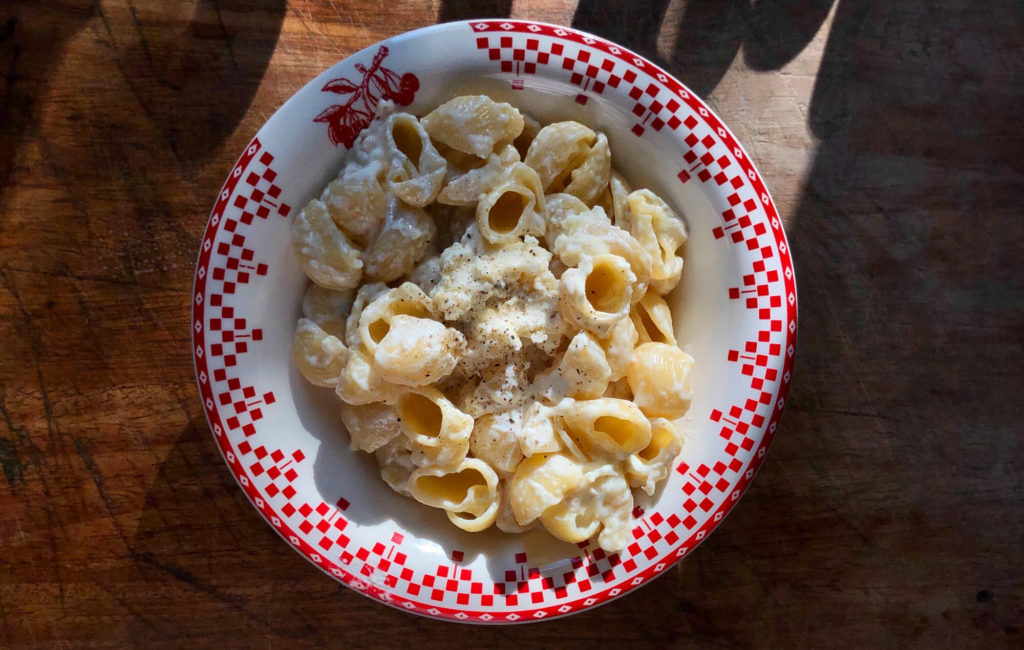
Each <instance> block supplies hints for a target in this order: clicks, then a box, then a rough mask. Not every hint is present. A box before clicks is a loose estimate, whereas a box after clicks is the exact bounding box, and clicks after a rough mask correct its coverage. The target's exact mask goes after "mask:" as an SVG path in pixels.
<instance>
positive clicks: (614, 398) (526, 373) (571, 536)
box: [292, 95, 694, 551]
mask: <svg viewBox="0 0 1024 650" xmlns="http://www.w3.org/2000/svg"><path fill="white" fill-rule="evenodd" d="M292 237H293V241H294V248H295V252H296V256H297V258H298V261H299V264H300V266H301V267H302V269H303V271H304V272H305V273H306V275H308V276H309V278H310V279H311V280H313V283H314V284H312V285H311V286H310V287H309V288H308V289H307V290H306V293H305V295H304V297H303V306H302V317H301V318H300V319H299V321H298V324H297V327H296V330H295V335H294V339H293V346H292V357H293V360H294V364H295V366H296V368H297V369H298V371H299V372H300V373H301V374H302V375H303V377H305V378H306V379H307V380H309V381H310V382H312V383H313V384H315V385H318V386H325V387H331V388H333V389H334V390H335V392H336V393H337V395H338V396H339V397H340V398H341V400H342V407H341V424H342V425H343V426H344V427H345V428H346V429H347V431H348V434H349V439H350V444H351V447H352V448H353V449H358V450H361V451H364V452H369V453H373V454H374V456H375V457H376V459H377V463H378V465H379V466H380V472H381V477H382V479H383V480H384V481H385V482H386V483H387V484H388V485H389V486H390V487H391V488H392V489H394V490H395V491H396V492H398V493H400V494H402V495H404V496H407V497H410V498H412V499H415V500H416V501H418V502H420V503H422V504H424V505H425V506H428V507H431V508H436V509H438V510H442V511H444V513H445V515H446V516H447V517H448V519H449V521H450V522H451V523H452V524H453V525H455V526H457V527H459V528H461V529H462V530H465V531H468V532H476V531H480V530H484V529H486V528H488V527H490V526H492V525H494V526H497V527H498V528H499V529H500V530H502V531H504V532H507V533H521V532H523V531H526V530H529V529H531V528H533V527H536V526H543V527H544V528H546V529H547V530H548V531H549V532H550V533H551V534H552V535H554V536H555V537H557V538H559V539H561V540H564V541H567V542H572V543H579V542H583V541H585V540H587V539H590V538H595V537H596V539H597V542H598V544H599V545H600V546H601V547H602V548H604V549H605V550H608V551H618V550H621V549H622V548H624V547H625V546H626V545H627V544H628V543H629V542H630V540H631V535H632V530H633V526H632V523H631V519H632V514H631V513H632V511H633V493H632V491H631V489H639V490H643V491H644V492H646V493H647V494H653V493H654V492H655V490H656V489H657V486H658V484H659V483H661V482H663V481H664V480H665V479H666V477H667V476H668V475H669V473H670V472H671V470H672V467H673V464H674V463H675V459H676V458H677V456H678V455H679V454H680V452H681V451H682V448H683V442H684V437H683V435H682V432H681V429H680V426H681V422H680V418H682V417H683V416H684V415H685V414H686V412H687V410H688V409H689V405H690V400H691V399H692V388H691V374H692V370H693V365H694V360H693V358H692V357H691V356H690V355H689V354H687V353H686V352H683V351H682V350H681V349H680V348H679V347H678V345H677V340H676V334H675V327H674V325H673V322H672V313H671V310H670V309H669V307H668V303H667V302H666V301H665V298H664V296H665V295H666V294H668V293H669V292H671V291H672V290H673V289H674V288H675V286H676V284H677V283H678V281H679V278H680V275H681V273H682V268H683V258H682V256H681V252H680V249H681V247H682V246H683V244H684V243H685V242H686V238H687V232H686V226H685V224H684V223H683V221H682V220H681V219H680V218H679V216H678V215H677V214H676V212H675V211H673V210H672V208H671V207H669V205H668V204H667V203H666V202H665V201H663V200H662V199H661V198H660V197H658V196H657V195H656V194H654V193H653V192H651V191H650V190H646V189H633V188H632V187H631V186H630V185H629V183H628V182H627V181H626V180H625V179H624V178H623V177H622V176H621V175H620V174H619V173H618V172H616V171H615V170H614V169H613V167H612V154H611V147H610V145H609V142H608V138H607V137H606V135H605V134H604V133H601V132H599V131H595V130H594V129H591V128H589V127H587V126H584V125H583V124H580V123H578V122H572V121H566V122H557V123H555V124H549V125H547V126H542V125H541V124H539V123H538V122H537V121H536V120H534V119H532V118H531V117H529V116H526V115H523V114H522V113H520V112H519V111H518V110H517V109H516V108H515V107H513V106H511V105H509V104H506V103H501V102H495V101H493V100H491V99H490V98H488V97H485V96H482V95H474V96H462V97H456V98H454V99H452V100H450V101H448V102H446V103H444V104H442V105H441V106H439V107H437V108H436V109H434V110H433V111H431V112H430V113H428V114H427V115H426V116H424V117H423V118H417V117H415V116H414V115H412V114H409V113H404V112H397V111H396V110H395V109H394V106H392V105H390V104H389V103H387V102H385V103H382V104H381V108H380V109H379V115H378V117H377V119H375V120H374V121H373V122H372V123H371V125H370V126H369V127H367V128H366V129H365V130H364V131H363V133H362V134H361V135H360V136H359V138H358V139H357V140H356V142H355V144H354V145H353V147H352V148H351V150H350V151H349V152H347V154H346V156H345V160H344V163H343V165H342V167H341V169H340V170H339V172H338V174H337V175H336V177H335V179H334V180H332V181H331V182H330V183H329V184H328V186H327V187H326V188H325V189H324V191H323V192H322V194H321V195H320V197H319V198H318V199H315V200H313V201H311V202H310V203H309V204H308V205H307V206H306V207H305V208H304V209H303V210H302V211H301V212H300V213H299V215H298V216H297V218H296V220H295V222H294V223H293V225H292Z"/></svg>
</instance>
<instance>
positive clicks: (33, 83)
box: [0, 0, 285, 208]
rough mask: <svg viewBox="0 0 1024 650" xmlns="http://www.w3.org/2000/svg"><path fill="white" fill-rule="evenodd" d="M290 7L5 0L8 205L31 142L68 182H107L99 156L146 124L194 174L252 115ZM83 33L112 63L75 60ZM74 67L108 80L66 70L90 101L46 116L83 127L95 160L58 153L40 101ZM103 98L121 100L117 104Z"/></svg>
mask: <svg viewBox="0 0 1024 650" xmlns="http://www.w3.org/2000/svg"><path fill="white" fill-rule="evenodd" d="M284 11H285V0H232V1H230V2H217V1H215V0H191V1H186V2H180V3H149V4H148V5H146V6H140V7H139V8H138V9H136V7H135V6H133V5H131V4H130V3H129V4H128V5H126V6H125V5H113V3H111V4H110V5H107V4H101V3H94V2H89V1H87V0H72V1H71V2H57V1H55V0H44V1H43V2H31V1H26V0H21V1H16V2H12V3H4V4H3V7H2V8H0V70H2V75H0V102H2V103H0V150H2V151H4V152H9V153H8V155H5V156H3V159H2V160H0V202H2V200H3V193H4V190H5V189H6V187H7V185H8V183H7V178H8V176H9V175H10V173H11V172H12V171H13V166H14V165H16V164H18V163H19V156H18V154H17V151H18V150H19V148H20V147H21V145H22V144H23V143H25V142H28V141H33V142H36V143H38V144H40V146H42V148H43V151H44V157H43V162H44V164H47V165H49V166H50V167H52V168H53V170H54V173H55V174H64V175H67V176H68V182H69V184H70V185H76V186H80V185H82V184H83V183H86V184H88V183H90V182H91V183H92V184H93V185H97V186H99V185H103V184H106V183H107V182H108V179H106V178H105V177H99V176H91V175H90V174H94V173H95V171H96V170H95V167H96V165H97V163H98V162H103V161H100V160H97V158H98V157H99V155H101V153H102V150H103V149H105V148H107V147H106V146H105V144H106V143H108V142H112V143H120V142H122V141H128V142H129V143H139V142H144V141H146V140H147V138H149V139H152V136H149V135H148V133H144V132H137V131H138V129H139V128H140V124H145V128H146V129H150V128H152V129H156V130H157V132H158V133H160V134H161V135H162V137H163V138H164V141H165V142H166V145H167V147H168V148H169V150H170V151H171V152H172V155H173V156H174V158H175V160H176V162H177V164H178V166H179V167H180V168H181V171H182V172H184V173H186V174H190V173H191V172H192V171H193V170H195V169H197V168H198V167H199V166H201V165H202V164H203V163H205V162H207V161H208V160H209V159H210V157H211V156H212V155H213V154H214V152H215V151H216V150H217V149H218V147H220V145H221V143H222V142H223V141H224V139H225V138H227V137H228V136H229V135H230V134H231V133H232V132H233V130H234V129H235V127H236V126H237V125H238V122H239V120H240V119H241V118H242V116H243V115H244V114H245V111H246V109H247V108H248V106H249V103H250V102H251V100H252V97H253V95H254V94H255V92H256V89H257V88H258V86H259V83H260V81H261V79H262V77H263V73H264V71H265V70H266V67H267V63H268V62H269V60H270V56H271V54H272V53H273V50H274V46H275V44H276V43H277V38H278V34H279V32H280V29H281V23H282V21H283V20H284ZM81 33H84V34H86V35H87V36H88V37H90V38H93V39H96V40H97V41H99V42H101V43H103V44H104V45H106V46H107V47H108V48H110V57H109V66H108V67H107V68H106V69H104V67H103V66H102V65H97V64H96V62H95V61H92V62H89V61H76V62H70V63H69V62H67V61H66V60H65V52H66V48H67V44H68V43H69V41H71V40H72V39H74V38H75V37H76V36H78V35H79V34H81ZM87 63H88V64H89V65H88V66H87V65H86V64H87ZM68 65H70V66H74V68H75V69H76V70H80V71H82V72H85V73H86V74H90V75H93V74H96V75H100V74H101V75H102V76H103V77H105V78H100V77H99V76H97V78H94V79H89V78H81V77H79V78H74V77H73V76H72V75H71V74H70V73H68V72H65V73H64V74H63V75H62V79H64V80H69V79H71V80H72V81H71V83H82V84H87V85H88V86H89V87H90V88H89V90H87V91H84V92H82V93H81V95H82V96H85V97H90V100H91V101H92V103H89V104H86V103H81V102H69V103H66V104H64V105H62V110H63V111H64V113H63V114H61V115H47V116H46V119H47V125H48V128H54V129H60V128H63V129H73V130H74V131H75V133H76V136H75V137H76V138H78V139H79V140H80V143H81V144H82V145H83V148H88V150H89V156H88V157H89V160H88V162H85V161H83V160H73V159H69V157H68V156H67V155H64V154H66V153H67V152H63V151H56V150H54V151H51V150H48V148H47V147H46V142H45V141H46V138H47V135H48V134H47V132H44V131H43V129H42V128H41V125H42V121H41V120H42V119H43V117H44V116H41V115H40V114H39V106H40V104H41V98H43V97H45V96H46V95H47V94H48V93H52V92H62V90H63V89H60V88H52V87H51V79H52V78H53V77H54V76H55V75H56V74H57V72H58V70H59V69H60V68H62V67H63V66H68ZM104 95H110V96H112V101H111V102H109V103H108V104H107V105H104V104H103V102H102V100H101V98H102V97H103V96H104ZM133 101H134V102H135V103H136V106H135V109H134V111H135V112H137V113H138V114H139V116H144V117H139V118H138V119H136V115H133V114H131V112H129V113H128V114H125V112H124V111H125V110H126V109H128V108H129V107H131V106H132V102H133ZM108 107H110V108H111V109H114V108H116V109H117V110H116V111H115V110H109V111H108V110H106V109H107V108H108ZM64 140H71V139H70V138H64ZM72 141H73V140H72ZM97 149H98V150H99V151H97ZM83 155H84V154H83ZM131 162H132V163H134V162H135V161H134V160H132V161H131ZM127 163H128V161H114V162H111V164H114V165H115V166H120V167H125V166H126V165H127ZM105 164H106V163H105V162H104V163H103V164H102V165H100V166H104V165H105ZM122 171H123V172H124V173H128V171H129V170H128V169H123V170H122ZM132 171H135V172H138V171H140V170H137V169H133V170H132ZM141 207H142V206H140V208H141Z"/></svg>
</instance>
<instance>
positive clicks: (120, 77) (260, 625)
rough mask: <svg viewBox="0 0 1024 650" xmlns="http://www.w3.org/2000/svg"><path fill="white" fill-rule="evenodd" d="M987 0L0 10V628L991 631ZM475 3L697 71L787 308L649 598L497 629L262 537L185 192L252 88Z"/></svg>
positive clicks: (1015, 86)
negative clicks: (212, 333) (765, 428)
mask: <svg viewBox="0 0 1024 650" xmlns="http://www.w3.org/2000/svg"><path fill="white" fill-rule="evenodd" d="M991 4H994V5H996V6H989V7H986V8H985V9H984V10H982V9H980V8H977V7H974V6H972V5H969V4H968V3H958V2H954V1H953V0H937V1H936V2H931V3H919V2H913V1H911V0H897V1H895V2H888V1H883V0H867V1H861V2H853V1H852V0H838V2H832V1H830V0H789V1H787V2H782V1H775V2H769V1H767V0H759V1H758V2H756V3H748V2H746V0H742V1H740V0H736V1H732V0H728V1H720V0H715V1H712V0H689V1H688V2H687V1H685V0H671V1H669V0H650V1H643V2H634V3H629V4H626V3H615V2H611V1H609V0H605V1H597V2H588V1H586V0H583V1H582V2H580V3H579V6H577V4H576V3H575V2H571V1H559V0H517V1H515V2H511V1H507V0H506V1H501V0H497V1H488V2H484V3H471V2H435V3H433V4H422V5H416V6H406V5H405V4H403V3H393V2H392V3H379V2H371V1H368V0H355V1H353V2H346V3H340V2H312V1H307V0H294V1H290V2H287V3H285V2H283V1H280V0H185V1H182V2H177V3H162V2H145V1H143V0H135V1H129V0H102V1H98V2H96V1H92V0H61V1H56V0H46V1H43V2H32V1H29V0H15V1H14V2H7V3H5V4H4V5H3V7H2V8H0V101H2V105H0V106H2V108H0V124H2V127H0V144H2V148H0V154H2V155H0V215H2V217H0V418H2V421H0V470H2V474H3V476H2V478H0V646H4V647H26V648H30V647H40V648H42V647H124V646H126V645H137V646H169V647H181V646H183V645H186V644H190V645H196V646H199V647H223V646H227V647H242V646H244V647H250V646H268V647H277V646H287V647H290V646H304V647H308V646H328V645H344V646H351V647H377V646H383V647H406V646H412V645H413V644H414V643H415V644H416V645H423V644H424V643H426V644H428V645H430V644H437V643H443V644H445V645H446V646H448V647H453V648H454V647H459V648H461V647H477V646H492V647H514V646H522V645H526V646H528V647H529V646H534V645H555V644H557V645H559V646H566V647H575V646H581V647H582V646H592V645H593V644H595V643H604V644H608V643H611V644H613V645H616V646H619V645H627V644H628V645H631V646H638V647H666V646H671V647H747V646H752V645H760V646H779V647H809V646H813V647H863V646H869V647H877V646H882V645H885V646H906V645H912V646H933V647H934V646H939V647H958V648H960V647H999V646H1006V647H1019V646H1020V644H1021V643H1024V641H1022V638H1024V637H1022V636H1021V633H1022V630H1024V517H1022V516H1021V512H1022V510H1021V501H1022V497H1024V480H1022V476H1024V427H1022V426H1021V420H1020V414H1019V411H1020V405H1021V397H1020V395H1021V391H1022V389H1024V381H1022V379H1024V372H1022V365H1021V364H1022V362H1024V358H1022V349H1024V328H1022V325H1021V323H1022V319H1024V274H1022V263H1021V260H1022V256H1021V250H1022V247H1024V220H1022V216H1024V215H1022V211H1021V208H1020V200H1021V197H1022V196H1024V162H1022V160H1024V158H1022V157H1021V155H1020V152H1021V148H1022V145H1024V137H1022V129H1021V120H1020V117H1021V110H1020V106H1021V105H1024V83H1022V82H1024V79H1022V76H1021V75H1022V73H1021V71H1022V68H1021V61H1020V52H1021V51H1024V9H1022V8H1021V5H1020V3H1013V2H1009V1H1003V2H996V3H990V5H991ZM961 5H962V6H961ZM486 15H505V16H507V15H513V16H516V17H524V18H533V19H539V20H546V21H552V22H559V23H564V24H571V25H575V26H577V27H580V28H582V29H586V30H589V31H593V32H595V33H598V34H600V35H603V36H606V37H608V38H612V39H614V40H618V41H620V42H623V43H624V44H625V45H627V46H629V47H632V48H634V49H636V50H638V51H640V52H642V53H643V54H645V55H647V56H650V57H652V58H654V59H656V60H657V61H658V62H659V63H661V64H662V65H665V66H666V67H668V68H669V69H670V70H671V71H673V72H674V73H675V74H677V75H678V76H679V77H680V78H681V79H682V80H683V81H684V82H687V83H689V84H691V86H693V87H694V88H695V89H696V90H697V91H698V92H700V93H702V94H703V95H705V96H706V97H708V98H709V99H710V101H711V103H712V104H713V105H714V106H715V108H716V110H717V111H718V112H719V113H720V114H721V115H722V117H723V118H724V119H725V121H726V122H727V123H729V124H730V125H731V126H732V128H733V129H734V130H735V131H736V132H737V135H738V136H739V137H740V139H741V140H742V141H743V142H744V143H745V144H746V145H747V146H748V148H749V150H750V153H751V154H752V155H753V157H754V158H755V160H756V161H757V162H758V164H759V167H760V169H761V171H762V172H763V174H764V176H765V177H766V179H767V180H768V182H769V184H770V185H771V186H772V188H773V191H774V193H775V195H776V199H777V201H778V203H779V205H780V207H781V209H782V212H783V214H784V217H785V220H786V223H787V226H788V231H789V234H790V240H791V244H792V248H793V250H794V254H795V257H796V264H797V272H798V277H799V283H800V284H799V291H800V305H801V312H800V315H801V324H800V333H799V338H800V342H799V349H798V353H797V354H798V361H797V370H796V374H795V383H794V386H793V392H792V397H791V401H790V404H789V406H788V408H787V412H786V415H785V417H784V418H783V422H782V428H781V431H780V432H779V433H778V435H777V441H776V442H775V444H774V446H773V447H772V449H771V452H770V453H769V456H768V459H767V461H766V463H765V465H764V468H763V469H762V470H761V473H760V476H759V477H758V479H757V481H755V482H754V485H753V487H752V488H751V490H750V491H749V493H748V494H747V496H746V497H745V498H744V500H743V502H742V503H741V504H740V505H739V506H738V507H737V508H736V509H735V511H734V512H733V514H732V515H730V517H729V518H728V519H727V520H726V521H725V522H724V523H723V524H722V526H721V527H720V528H719V529H718V530H717V531H716V532H715V534H714V535H713V536H712V537H711V538H710V539H709V540H708V541H707V542H706V543H705V544H704V545H703V546H702V547H701V548H700V549H699V550H698V551H697V552H695V553H694V554H693V555H692V556H691V557H689V558H688V559H687V560H686V561H685V562H683V563H682V564H680V565H678V566H676V567H675V568H673V569H672V570H671V571H669V572H668V573H667V574H666V575H665V576H664V577H662V578H660V579H659V580H656V581H654V582H653V583H652V584H650V585H649V586H647V587H645V588H644V589H641V590H639V591H637V592H635V593H632V594H630V595H628V596H626V597H624V598H622V599H620V600H619V601H617V602H615V603H613V604H611V605H608V606H605V607H603V608H600V609H598V610H595V611H591V612H587V613H584V614H580V615H578V616H574V617H571V618H569V619H565V620H562V621H558V622H552V623H546V624H539V625H531V626H526V627H517V628H511V629H480V628H470V627H464V626H456V625H451V624H444V623H437V622H433V621H428V620H424V619H420V618H416V617H413V616H410V615H407V614H403V613H400V612H397V611H393V610H390V609H387V608H384V607H382V606H380V605H378V604H376V603H374V602H371V601H370V600H368V599H366V598H364V597H362V596H359V595H357V594H356V593H354V592H351V591H349V590H347V589H345V588H343V587H341V586H339V585H338V584H336V583H335V582H333V581H332V580H330V579H328V578H327V577H325V576H324V575H322V574H320V573H319V572H318V571H316V570H315V569H313V568H312V567H310V566H309V565H308V564H307V563H306V562H305V561H304V560H303V559H302V558H300V557H299V556H298V555H297V554H296V553H294V552H292V551H291V550H289V549H288V547H287V545H286V544H285V543H284V542H282V541H281V540H280V539H279V538H278V537H277V536H276V535H275V534H274V533H273V532H272V531H271V529H270V528H269V527H268V526H267V525H266V524H265V523H264V522H263V521H262V520H261V519H260V517H259V515H258V514H257V513H256V512H255V510H254V509H253V508H252V507H251V506H250V505H249V504H248V503H247V502H246V501H245V499H244V497H243V496H242V493H241V491H240V490H239V489H238V488H237V486H236V485H235V483H234V481H233V479H232V478H231V477H230V475H229V474H228V472H227V471H226V469H225V468H224V467H223V462H222V460H221V459H220V457H219V455H218V453H217V451H216V448H215V446H214V444H213V441H212V439H211V436H210V433H209V431H208V428H207V425H206V422H205V420H204V419H203V413H202V408H201V405H200V403H199V400H198V396H197V393H196V389H195V386H194V381H193V371H192V363H191V360H190V353H189V348H190V346H189V329H188V326H189V295H190V287H191V282H192V273H193V268H194V267H193V265H194V260H195V255H196V250H197V245H198V242H199V240H200V236H201V233H202V230H203V228H204V226H205V222H206V215H207V213H208V210H209V207H210V205H211V203H212V197H213V196H214V195H215V193H216V192H217V190H218V188H219V186H220V183H221V181H222V180H223V177H224V175H225V173H226V172H227V170H228V169H229V168H230V166H231V164H232V162H233V161H234V158H235V156H236V154H237V152H238V151H240V150H241V148H242V147H243V146H244V144H245V143H246V142H247V141H248V140H249V138H250V137H251V136H252V134H253V133H255V131H256V130H257V129H258V128H259V126H260V125H261V124H262V123H263V121H265V120H266V118H267V117H268V116H269V115H270V114H271V113H272V112H273V111H274V110H275V109H276V108H277V106H279V105H280V104H281V103H282V102H283V101H284V100H285V99H287V97H289V96H290V95H291V94H292V93H293V92H295V91H296V90H298V89H299V88H300V87H301V86H302V85H303V84H305V83H306V81H308V80H309V79H311V78H312V77H313V76H315V75H316V74H317V73H318V72H319V71H320V70H322V69H323V68H324V67H326V66H328V65H330V64H332V63H334V62H335V61H336V60H338V59H340V58H342V57H344V56H346V55H348V54H350V53H352V52H354V51H355V50H357V49H359V48H362V47H364V46H367V45H369V44H371V43H373V42H375V41H377V40H379V39H381V38H384V37H387V36H389V35H392V34H395V33H398V32H402V31H406V30H409V29H414V28H416V27H421V26H424V25H429V24H432V23H434V22H437V21H439V20H456V19H461V18H469V17H474V16H486Z"/></svg>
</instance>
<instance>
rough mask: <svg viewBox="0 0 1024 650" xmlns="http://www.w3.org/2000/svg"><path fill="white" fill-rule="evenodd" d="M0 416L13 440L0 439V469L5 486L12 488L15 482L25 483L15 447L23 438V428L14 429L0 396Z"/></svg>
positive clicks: (23, 470) (21, 465)
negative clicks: (4, 479)
mask: <svg viewBox="0 0 1024 650" xmlns="http://www.w3.org/2000/svg"><path fill="white" fill-rule="evenodd" d="M0 416H3V418H4V424H5V425H6V426H7V431H8V433H10V434H11V435H12V436H14V438H13V439H12V438H0V468H2V469H3V472H4V478H6V479H7V484H8V485H9V486H11V487H14V484H15V483H16V482H17V481H21V482H22V483H24V482H25V464H24V463H23V462H22V461H21V458H19V457H18V447H17V444H18V440H19V439H20V440H23V439H24V438H25V435H26V434H25V428H24V427H17V428H15V424H14V422H13V421H12V420H11V414H10V413H9V412H8V411H7V407H6V405H5V404H4V401H3V397H2V396H0Z"/></svg>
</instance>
